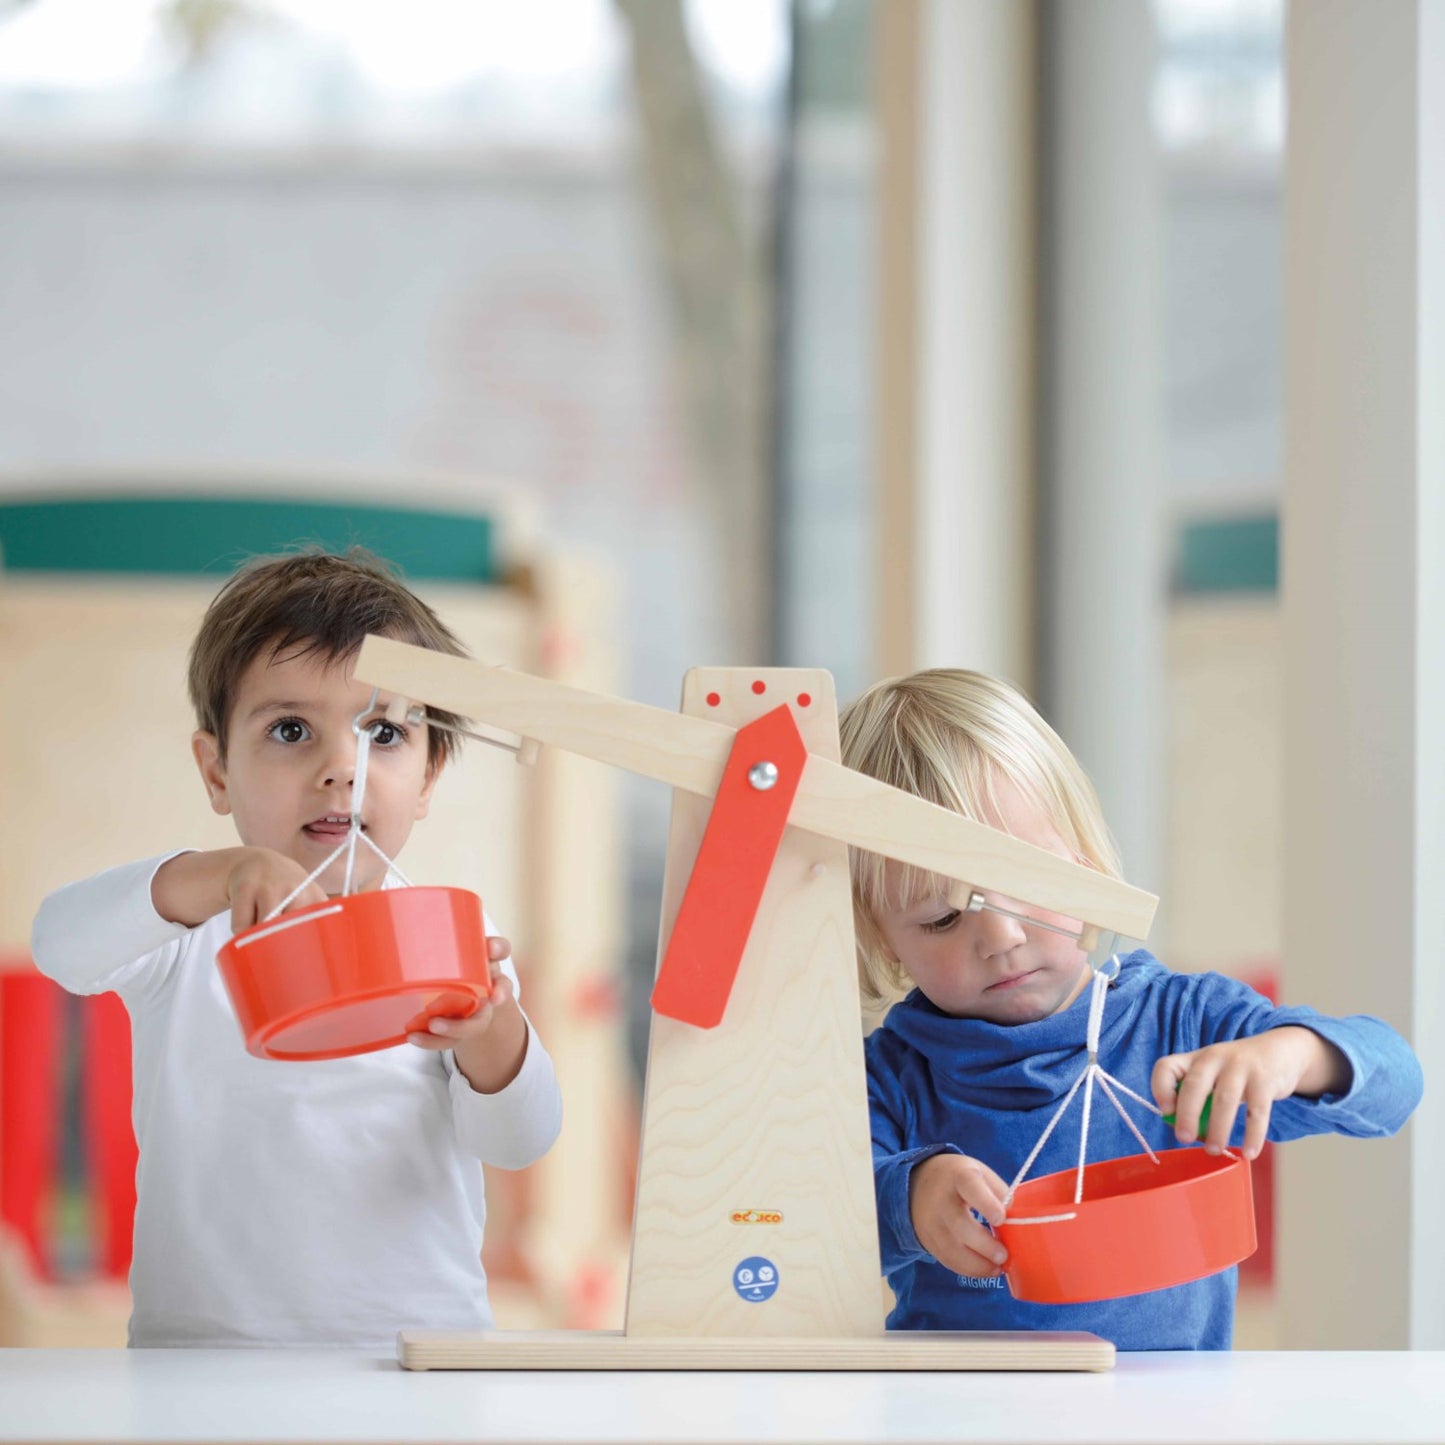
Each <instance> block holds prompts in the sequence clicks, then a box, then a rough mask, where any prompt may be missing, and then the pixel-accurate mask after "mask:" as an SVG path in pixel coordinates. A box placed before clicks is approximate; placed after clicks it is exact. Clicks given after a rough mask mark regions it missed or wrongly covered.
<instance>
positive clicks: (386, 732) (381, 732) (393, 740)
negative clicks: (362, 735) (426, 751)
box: [371, 718, 406, 748]
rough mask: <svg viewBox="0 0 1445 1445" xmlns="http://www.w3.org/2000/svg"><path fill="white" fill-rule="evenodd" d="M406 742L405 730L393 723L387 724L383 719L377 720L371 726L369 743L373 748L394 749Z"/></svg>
mask: <svg viewBox="0 0 1445 1445" xmlns="http://www.w3.org/2000/svg"><path fill="white" fill-rule="evenodd" d="M405 741H406V729H405V728H403V727H398V726H397V725H396V724H395V723H392V722H387V720H386V719H385V718H378V719H377V721H376V722H374V723H372V724H371V742H372V746H373V747H378V748H394V747H397V746H398V745H399V744H401V743H404V742H405Z"/></svg>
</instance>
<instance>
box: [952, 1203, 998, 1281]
mask: <svg viewBox="0 0 1445 1445" xmlns="http://www.w3.org/2000/svg"><path fill="white" fill-rule="evenodd" d="M943 1251H944V1252H943V1253H937V1252H935V1254H934V1258H935V1259H937V1260H938V1262H939V1263H940V1264H942V1265H945V1266H946V1267H947V1268H949V1269H951V1270H952V1271H953V1272H954V1273H955V1274H966V1275H970V1276H972V1277H973V1278H975V1279H987V1278H989V1277H991V1276H993V1275H996V1274H998V1273H999V1271H1000V1270H1001V1269H1002V1268H1003V1266H1004V1265H1005V1264H1006V1263H1007V1261H1008V1250H1006V1249H1005V1248H1004V1247H1003V1245H1002V1244H1001V1243H1000V1242H999V1241H998V1240H997V1239H995V1238H994V1236H993V1235H991V1234H990V1233H989V1232H988V1230H986V1229H985V1228H984V1227H983V1225H981V1224H980V1223H979V1222H978V1220H976V1219H975V1218H974V1217H973V1216H972V1215H971V1214H968V1213H963V1214H960V1215H958V1216H957V1217H956V1218H954V1219H951V1220H950V1221H949V1222H948V1224H947V1226H946V1227H945V1229H944V1245H943Z"/></svg>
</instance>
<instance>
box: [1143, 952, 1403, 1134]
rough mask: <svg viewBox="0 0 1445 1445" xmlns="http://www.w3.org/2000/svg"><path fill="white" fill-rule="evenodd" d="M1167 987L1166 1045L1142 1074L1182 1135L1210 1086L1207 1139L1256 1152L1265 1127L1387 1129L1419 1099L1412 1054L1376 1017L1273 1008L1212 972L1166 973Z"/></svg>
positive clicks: (1191, 1127)
mask: <svg viewBox="0 0 1445 1445" xmlns="http://www.w3.org/2000/svg"><path fill="white" fill-rule="evenodd" d="M1170 993H1171V995H1172V998H1171V1000H1170V1004H1171V1008H1172V1009H1177V1013H1176V1014H1175V1018H1174V1027H1173V1028H1172V1030H1171V1031H1170V1032H1171V1034H1172V1037H1173V1042H1174V1050H1175V1052H1174V1053H1172V1054H1171V1055H1169V1056H1167V1057H1166V1058H1164V1059H1161V1060H1160V1061H1159V1063H1158V1064H1157V1065H1156V1066H1155V1069H1154V1072H1153V1077H1152V1080H1151V1083H1152V1085H1153V1092H1154V1097H1155V1100H1156V1101H1157V1102H1158V1103H1159V1104H1160V1106H1161V1107H1162V1108H1163V1109H1164V1112H1165V1113H1171V1112H1172V1113H1174V1114H1175V1118H1176V1125H1175V1129H1176V1137H1177V1138H1178V1139H1180V1140H1181V1142H1188V1141H1190V1140H1192V1139H1194V1138H1196V1137H1197V1136H1198V1135H1199V1132H1200V1131H1199V1129H1198V1121H1199V1115H1200V1111H1201V1107H1202V1105H1203V1102H1204V1100H1205V1098H1206V1097H1208V1096H1209V1095H1211V1094H1212V1095H1213V1096H1214V1097H1213V1103H1212V1104H1211V1107H1210V1117H1209V1121H1208V1124H1207V1126H1206V1128H1205V1130H1204V1139H1205V1142H1206V1145H1207V1146H1208V1147H1223V1146H1224V1145H1225V1144H1228V1143H1230V1142H1231V1140H1232V1141H1233V1142H1234V1143H1235V1144H1236V1145H1241V1144H1242V1146H1243V1147H1244V1148H1245V1149H1246V1151H1247V1152H1248V1151H1249V1150H1253V1151H1254V1152H1255V1153H1257V1152H1258V1149H1259V1147H1260V1145H1261V1144H1262V1143H1263V1142H1264V1139H1265V1137H1266V1136H1267V1137H1268V1138H1270V1139H1273V1140H1276V1141H1283V1140H1287V1139H1298V1138H1302V1137H1303V1136H1305V1135H1308V1134H1321V1133H1327V1132H1333V1133H1337V1134H1347V1135H1351V1136H1354V1137H1356V1138H1379V1137H1382V1136H1385V1135H1389V1134H1393V1133H1395V1132H1396V1130H1398V1129H1399V1128H1400V1127H1401V1125H1403V1124H1404V1122H1405V1120H1406V1119H1408V1118H1409V1117H1410V1114H1411V1113H1412V1112H1413V1110H1414V1109H1415V1106H1416V1105H1417V1104H1418V1103H1419V1102H1420V1095H1421V1092H1422V1090H1423V1080H1422V1077H1421V1073H1420V1064H1419V1061H1418V1060H1417V1059H1416V1058H1415V1055H1414V1053H1413V1051H1412V1050H1411V1048H1410V1046H1409V1044H1407V1043H1406V1042H1405V1040H1404V1039H1403V1038H1401V1037H1400V1035H1399V1034H1398V1033H1397V1032H1396V1031H1395V1030H1394V1029H1392V1028H1391V1027H1390V1026H1389V1025H1388V1024H1387V1023H1385V1022H1384V1021H1383V1020H1381V1019H1378V1018H1374V1017H1372V1016H1371V1015H1369V1014H1352V1015H1350V1016H1349V1017H1346V1018H1334V1017H1331V1016H1330V1015H1328V1014H1322V1013H1319V1012H1317V1011H1316V1010H1314V1009H1311V1008H1303V1007H1291V1008H1277V1007H1276V1006H1275V1005H1274V1004H1272V1003H1270V1001H1269V1000H1268V999H1266V998H1264V997H1263V996H1261V995H1260V994H1258V993H1256V992H1255V991H1254V990H1253V989H1251V988H1249V987H1248V986H1247V985H1245V984H1243V983H1240V982H1239V981H1238V980H1236V979H1231V978H1224V977H1222V976H1221V975H1219V974H1195V975H1182V974H1180V975H1175V976H1174V977H1173V979H1171V981H1170ZM1176 1080H1178V1081H1180V1089H1179V1093H1178V1095H1177V1096H1176V1095H1175V1093H1174V1084H1175V1081H1176ZM1176 1103H1177V1104H1178V1105H1179V1107H1178V1109H1176V1108H1175V1107H1174V1106H1175V1104H1176ZM1241 1106H1242V1107H1243V1110H1244V1113H1243V1115H1242V1116H1241V1114H1240V1109H1241Z"/></svg>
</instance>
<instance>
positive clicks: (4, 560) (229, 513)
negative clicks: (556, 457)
mask: <svg viewBox="0 0 1445 1445" xmlns="http://www.w3.org/2000/svg"><path fill="white" fill-rule="evenodd" d="M313 545H314V546H320V547H323V548H325V549H326V550H327V551H344V550H345V549H346V548H347V547H351V546H356V545H360V546H363V547H367V548H369V549H370V550H371V551H373V552H376V553H377V554H378V555H380V556H382V557H384V558H386V560H387V561H388V562H391V563H393V564H395V565H396V566H397V567H398V568H400V569H401V571H402V573H403V574H404V575H405V576H406V577H407V578H408V579H409V580H411V581H413V582H471V583H486V582H496V581H499V580H500V575H499V574H500V568H499V565H498V560H497V555H496V533H495V528H494V526H493V524H492V521H491V519H490V518H489V517H486V516H481V515H477V514H469V513H466V512H430V511H415V510H411V509H408V508H404V507H378V506H351V505H345V504H341V503H334V502H288V501H282V500H274V499H267V500H264V501H250V500H245V499H242V498H225V497H221V498H210V497H188V496H165V497H66V498H57V499H56V500H54V501H34V500H25V501H13V502H5V501H0V567H3V568H4V569H6V570H9V571H14V572H137V573H163V574H164V573H168V574H178V573H180V574H195V573H200V574H210V575H215V576H226V575H229V574H230V573H231V572H233V571H234V570H235V569H236V567H237V566H238V565H239V564H240V563H242V562H244V561H245V560H246V559H247V558H248V557H254V556H257V555H259V554H262V553H272V552H285V551H294V550H296V549H297V548H299V547H304V546H313Z"/></svg>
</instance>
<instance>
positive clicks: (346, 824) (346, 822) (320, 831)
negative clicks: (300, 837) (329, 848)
mask: <svg viewBox="0 0 1445 1445" xmlns="http://www.w3.org/2000/svg"><path fill="white" fill-rule="evenodd" d="M301 831H302V832H303V833H305V834H306V836H307V837H308V838H315V839H316V840H317V841H318V842H321V843H329V842H336V843H339V842H340V841H341V840H342V839H343V838H344V837H345V836H346V835H347V834H348V833H349V832H350V831H351V814H350V813H327V814H326V816H325V817H324V818H314V819H312V821H311V822H309V823H306V824H303V825H302V828H301ZM361 831H362V832H363V833H364V832H366V823H365V822H364V821H363V823H362V825H361Z"/></svg>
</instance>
